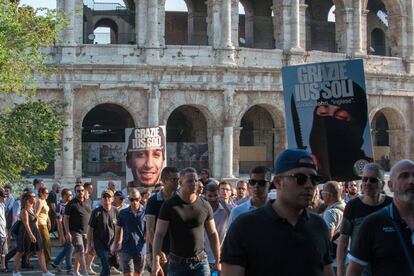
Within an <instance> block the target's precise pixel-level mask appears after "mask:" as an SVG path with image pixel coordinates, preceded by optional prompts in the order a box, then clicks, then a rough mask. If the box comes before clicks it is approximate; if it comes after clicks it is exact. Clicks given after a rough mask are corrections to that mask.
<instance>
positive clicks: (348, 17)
mask: <svg viewBox="0 0 414 276" xmlns="http://www.w3.org/2000/svg"><path fill="white" fill-rule="evenodd" d="M344 17H345V22H344V23H345V24H346V27H345V30H346V38H345V39H346V40H343V43H344V45H343V46H344V47H345V49H344V52H345V53H346V54H347V55H348V56H351V55H352V46H353V41H354V28H353V24H352V22H353V21H354V9H349V8H346V9H344Z"/></svg>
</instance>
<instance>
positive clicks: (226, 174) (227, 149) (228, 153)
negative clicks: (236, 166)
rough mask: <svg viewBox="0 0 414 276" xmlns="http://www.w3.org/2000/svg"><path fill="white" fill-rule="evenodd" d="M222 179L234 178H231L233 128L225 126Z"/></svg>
mask: <svg viewBox="0 0 414 276" xmlns="http://www.w3.org/2000/svg"><path fill="white" fill-rule="evenodd" d="M221 175H222V177H223V178H234V176H233V127H232V126H225V127H224V134H223V170H222V172H221Z"/></svg>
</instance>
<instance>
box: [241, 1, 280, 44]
mask: <svg viewBox="0 0 414 276" xmlns="http://www.w3.org/2000/svg"><path fill="white" fill-rule="evenodd" d="M239 3H240V4H241V5H242V6H243V8H244V11H245V15H244V16H243V15H239V44H240V46H243V47H248V48H260V49H274V48H275V40H274V37H273V33H274V31H273V28H274V26H273V16H272V12H273V11H272V6H273V1H272V0H262V1H253V0H239ZM241 38H244V41H241V40H240V39H241Z"/></svg>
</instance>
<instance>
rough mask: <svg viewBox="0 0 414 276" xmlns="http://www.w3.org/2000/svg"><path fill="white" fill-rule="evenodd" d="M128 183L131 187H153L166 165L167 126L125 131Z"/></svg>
mask: <svg viewBox="0 0 414 276" xmlns="http://www.w3.org/2000/svg"><path fill="white" fill-rule="evenodd" d="M125 140H126V141H125V152H126V164H127V169H126V181H127V183H128V186H129V187H152V186H154V185H155V184H157V183H158V182H159V181H160V176H161V171H162V169H163V168H164V167H165V165H166V164H165V163H166V161H165V160H166V139H165V126H157V127H147V128H134V129H132V128H127V129H125Z"/></svg>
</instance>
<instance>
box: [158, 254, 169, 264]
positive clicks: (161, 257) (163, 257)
mask: <svg viewBox="0 0 414 276" xmlns="http://www.w3.org/2000/svg"><path fill="white" fill-rule="evenodd" d="M167 262H168V258H167V255H165V253H164V252H162V251H161V255H160V264H166V263H167Z"/></svg>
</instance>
